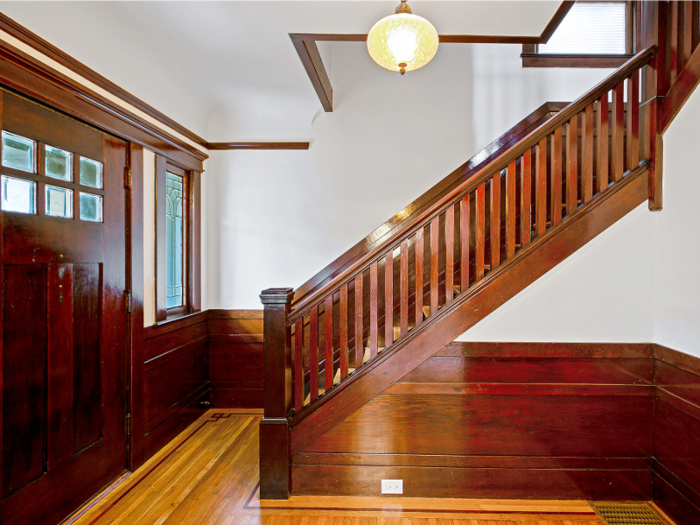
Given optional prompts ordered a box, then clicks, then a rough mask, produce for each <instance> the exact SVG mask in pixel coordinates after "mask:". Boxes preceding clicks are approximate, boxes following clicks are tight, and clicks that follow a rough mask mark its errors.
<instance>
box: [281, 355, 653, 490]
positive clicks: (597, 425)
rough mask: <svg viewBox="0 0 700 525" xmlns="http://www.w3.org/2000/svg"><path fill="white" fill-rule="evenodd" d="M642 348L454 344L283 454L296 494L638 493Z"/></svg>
mask: <svg viewBox="0 0 700 525" xmlns="http://www.w3.org/2000/svg"><path fill="white" fill-rule="evenodd" d="M653 379H654V360H653V345H651V344H627V345H624V344H532V343H527V344H517V343H513V344H498V343H460V342H455V343H452V344H450V345H448V346H447V347H445V349H443V350H442V351H440V352H438V353H437V354H436V355H435V356H433V357H431V358H429V359H428V360H427V361H425V362H424V363H423V364H422V365H420V366H419V367H418V368H416V369H415V370H414V371H413V372H411V373H409V374H408V375H406V376H404V377H403V378H402V379H401V380H400V381H399V382H397V383H396V384H394V385H393V386H392V387H390V388H389V389H388V390H386V391H385V392H384V393H382V394H381V395H379V396H377V397H376V398H375V399H374V400H373V401H371V402H370V403H369V404H367V405H365V406H364V407H363V408H361V409H360V410H358V411H357V412H355V413H354V414H353V415H352V416H350V417H348V418H347V419H346V420H345V421H343V422H342V423H340V424H339V425H337V426H336V427H335V428H333V429H332V430H331V431H330V432H328V433H326V434H325V435H323V436H320V437H319V438H318V439H317V440H315V441H314V442H313V444H312V445H310V446H308V447H306V448H305V449H304V450H303V451H302V452H301V453H298V454H296V455H294V456H293V457H292V463H293V466H292V474H291V485H292V487H291V490H292V493H293V494H295V495H304V494H315V495H366V496H376V495H379V494H380V480H381V479H403V480H404V495H405V496H408V497H449V498H464V497H471V498H513V499H532V498H536V499H544V498H547V499H557V498H558V499H595V500H611V499H615V500H649V499H651V487H652V485H651V481H652V460H651V457H652V425H653V408H654V397H653V388H654V387H653Z"/></svg>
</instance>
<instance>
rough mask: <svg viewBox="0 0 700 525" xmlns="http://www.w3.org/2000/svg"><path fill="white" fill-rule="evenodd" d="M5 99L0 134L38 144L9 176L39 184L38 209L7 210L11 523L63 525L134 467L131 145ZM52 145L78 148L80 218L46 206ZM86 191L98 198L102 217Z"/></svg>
mask: <svg viewBox="0 0 700 525" xmlns="http://www.w3.org/2000/svg"><path fill="white" fill-rule="evenodd" d="M0 96H2V107H3V113H2V116H3V121H2V125H3V126H2V127H3V129H5V130H10V131H12V132H14V133H17V134H20V135H22V136H25V137H27V138H29V139H31V140H34V141H36V143H35V146H36V150H37V153H36V157H35V160H34V163H35V165H36V166H38V168H37V169H36V170H35V172H34V173H30V174H24V175H23V174H22V173H18V172H16V170H15V171H14V172H12V173H9V174H10V175H12V176H14V177H19V178H25V179H28V180H31V181H34V182H35V184H36V188H37V194H38V199H37V202H36V205H37V208H38V210H39V213H37V214H26V215H25V214H20V213H9V212H4V213H2V216H3V217H2V226H3V227H2V242H3V250H2V258H3V260H2V264H3V298H2V304H3V306H4V314H3V324H4V331H3V365H4V370H3V372H2V378H3V385H2V386H3V389H2V390H3V396H4V397H3V405H2V406H3V413H2V419H3V426H2V429H3V439H2V443H3V450H2V457H3V468H2V473H3V483H2V486H3V500H2V514H3V522H4V523H7V524H18V525H23V524H29V523H31V524H42V523H46V524H55V523H57V522H59V521H61V520H62V519H63V518H64V517H65V516H66V515H68V514H69V513H70V512H71V511H72V510H74V508H75V507H76V506H78V505H79V504H81V503H82V502H83V501H84V500H85V499H86V498H88V497H89V496H90V495H92V494H93V493H94V492H95V491H97V490H99V489H100V488H101V487H102V486H104V484H105V483H107V482H108V481H109V480H110V479H113V478H114V477H115V476H117V475H118V474H119V473H120V472H122V471H123V470H124V469H125V467H126V427H125V417H126V379H127V376H126V370H127V366H126V365H127V361H126V334H127V313H126V303H125V288H126V233H127V232H126V227H125V221H126V195H125V191H124V168H125V166H126V160H127V157H126V144H125V143H124V142H123V141H120V140H118V139H115V138H113V137H110V136H108V135H105V134H103V133H101V132H99V131H97V130H95V129H93V128H90V127H89V126H86V125H83V124H81V123H78V122H77V121H75V120H72V119H70V118H68V117H65V116H63V115H61V114H59V113H56V112H53V111H51V110H48V109H46V108H43V107H41V106H39V105H37V104H34V103H32V102H29V101H27V100H24V99H21V98H19V97H17V96H15V95H10V94H8V93H4V92H1V91H0ZM48 145H50V146H53V147H57V148H60V149H63V150H66V151H69V152H70V153H72V154H73V157H72V162H73V169H72V175H73V180H72V181H63V182H61V183H60V184H63V187H67V188H70V189H71V190H72V191H73V199H74V207H73V210H74V214H73V215H74V218H57V217H49V216H47V215H45V214H44V212H43V209H44V205H45V202H44V200H43V197H42V195H43V191H44V190H43V188H44V187H45V185H55V184H57V183H56V182H54V180H55V179H50V178H47V177H46V176H45V171H44V170H43V168H42V165H43V162H44V155H45V153H44V152H45V151H47V150H45V149H44V148H45V147H46V146H48ZM79 156H85V157H88V158H90V159H91V160H95V161H98V162H101V163H102V164H103V170H102V175H103V188H98V189H95V188H92V187H90V186H88V185H84V184H82V182H83V181H81V179H80V171H79V169H78V166H79V164H76V163H78V162H79ZM2 170H3V172H6V171H7V168H5V167H3V168H2ZM60 184H59V185H60ZM81 192H84V193H90V194H92V195H98V196H100V197H101V198H102V220H101V221H100V222H89V221H87V220H82V218H81V217H80V213H79V210H80V207H79V205H78V204H79V200H77V199H79V198H80V194H81Z"/></svg>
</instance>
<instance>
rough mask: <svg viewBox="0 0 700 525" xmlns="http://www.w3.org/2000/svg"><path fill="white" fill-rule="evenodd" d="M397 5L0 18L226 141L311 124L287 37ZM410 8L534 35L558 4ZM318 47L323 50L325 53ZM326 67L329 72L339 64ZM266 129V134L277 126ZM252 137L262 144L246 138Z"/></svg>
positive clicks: (352, 27) (38, 6) (351, 23)
mask: <svg viewBox="0 0 700 525" xmlns="http://www.w3.org/2000/svg"><path fill="white" fill-rule="evenodd" d="M397 3H398V0H381V1H376V0H366V1H360V0H354V1H343V0H325V1H322V0H317V1H294V0H288V1H277V2H272V1H264V0H258V1H228V2H225V1H221V2H203V1H202V2H196V1H195V2H193V1H182V2H180V1H172V2H90V1H88V2H61V1H54V2H27V1H24V2H0V11H2V12H3V13H5V14H6V15H8V16H10V17H11V18H13V19H15V20H16V21H17V22H19V23H20V24H22V25H24V26H26V27H27V28H29V29H30V30H31V31H33V32H35V33H37V34H38V35H40V36H41V37H43V38H44V39H46V40H48V41H49V42H51V43H52V44H54V45H56V46H57V47H59V48H60V49H62V50H63V51H65V52H67V53H69V54H70V55H72V56H74V57H75V58H77V59H78V60H80V61H81V62H83V63H84V64H86V65H87V66H89V67H91V68H92V69H94V70H96V71H97V72H99V73H100V74H102V75H104V76H105V77H107V78H109V79H110V80H112V81H113V82H115V83H116V84H118V85H120V86H122V87H123V88H125V89H126V90H128V91H130V92H131V93H133V94H134V95H136V96H137V97H139V98H141V99H142V100H144V101H146V102H147V103H149V104H151V105H152V106H154V107H155V108H157V109H158V110H160V111H162V112H163V113H165V114H167V115H168V116H170V117H171V118H174V119H175V120H176V121H178V122H180V123H181V124H183V125H184V126H186V127H188V128H190V129H191V130H192V131H194V132H195V133H198V134H199V135H201V136H203V137H205V138H206V139H208V140H211V141H214V140H234V137H219V136H216V137H214V136H208V134H210V131H211V130H209V129H208V123H209V122H210V119H211V118H212V117H213V116H216V115H217V114H222V113H223V114H227V115H232V116H234V115H235V116H237V117H236V118H237V119H239V120H240V119H243V118H255V116H256V114H258V113H264V112H265V111H268V112H280V111H281V112H284V111H285V110H286V108H289V111H291V112H295V111H296V112H297V113H298V114H299V115H298V116H299V118H302V119H306V122H308V123H309V124H310V123H311V120H312V119H313V117H314V114H315V113H317V112H318V110H319V109H320V104H319V103H318V101H317V98H316V94H315V92H314V90H313V88H312V86H311V83H310V82H309V79H308V77H307V76H306V73H305V71H304V68H303V67H302V65H301V62H300V61H299V59H298V57H297V55H296V52H295V50H294V47H293V45H292V43H291V41H290V39H289V36H288V34H289V33H367V31H368V30H369V28H370V27H371V26H372V24H373V23H374V22H375V21H376V20H378V19H379V18H381V17H383V16H386V15H387V14H389V13H391V12H393V9H394V7H395V5H396V4H397ZM410 4H411V6H412V8H413V10H414V12H415V13H416V14H420V15H422V16H424V17H426V18H428V19H429V20H430V21H431V22H432V23H433V24H434V25H435V27H436V28H437V30H438V32H439V33H442V34H484V35H527V36H537V35H539V34H540V33H541V32H542V31H543V29H544V28H545V26H546V25H547V23H548V22H549V20H550V19H551V18H552V16H553V14H554V13H555V11H556V10H557V8H558V7H559V5H560V2H559V1H510V2H501V1H457V0H453V1H450V0H448V1H444V0H414V1H411V2H410ZM332 45H333V46H355V48H357V52H358V53H361V52H364V51H363V49H362V48H363V46H362V45H358V44H356V43H355V44H352V43H334V44H332ZM448 45H462V44H448ZM322 52H323V54H324V55H326V54H327V52H328V49H323V50H322ZM327 66H328V67H329V68H330V69H331V70H332V68H333V67H342V64H332V63H331V64H327ZM331 78H332V77H331ZM334 87H337V86H334ZM292 105H294V106H295V107H291V106H292ZM232 118H233V117H232ZM270 122H271V124H270V125H271V126H273V127H274V122H275V121H274V119H272V120H270ZM234 128H235V127H234ZM211 133H216V132H215V131H211ZM276 134H278V132H277V131H275V130H270V132H269V135H272V136H275V135H276ZM279 138H280V139H282V138H283V137H279ZM288 138H289V139H290V140H291V139H295V138H299V137H288ZM256 139H260V137H247V140H256ZM235 140H246V138H243V137H240V136H239V137H236V138H235Z"/></svg>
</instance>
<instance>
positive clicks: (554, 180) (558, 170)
mask: <svg viewBox="0 0 700 525" xmlns="http://www.w3.org/2000/svg"><path fill="white" fill-rule="evenodd" d="M562 148H563V145H562V129H561V128H557V129H556V130H555V131H554V135H552V153H551V158H550V160H551V168H550V177H551V182H550V188H551V190H550V192H551V195H550V204H549V208H550V209H551V210H552V211H551V216H552V226H558V225H559V224H560V223H561V208H562V204H563V200H562V192H561V189H562V153H563V149H562Z"/></svg>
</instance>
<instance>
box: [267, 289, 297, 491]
mask: <svg viewBox="0 0 700 525" xmlns="http://www.w3.org/2000/svg"><path fill="white" fill-rule="evenodd" d="M293 295H294V291H293V290H292V289H291V288H270V289H268V290H263V292H262V293H261V294H260V300H261V301H262V303H263V307H264V328H263V338H264V343H263V352H264V355H263V359H264V366H265V376H264V377H265V413H264V417H263V420H262V421H261V422H260V499H289V421H288V420H287V415H288V414H289V410H290V409H291V407H292V348H291V330H290V328H288V327H287V314H289V310H290V308H291V304H292V297H293Z"/></svg>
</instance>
